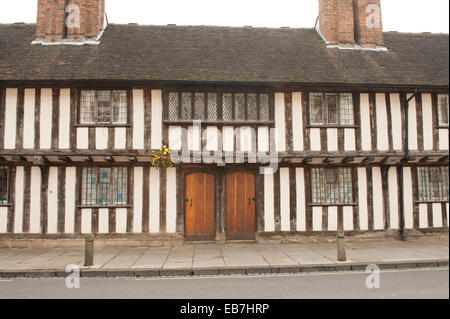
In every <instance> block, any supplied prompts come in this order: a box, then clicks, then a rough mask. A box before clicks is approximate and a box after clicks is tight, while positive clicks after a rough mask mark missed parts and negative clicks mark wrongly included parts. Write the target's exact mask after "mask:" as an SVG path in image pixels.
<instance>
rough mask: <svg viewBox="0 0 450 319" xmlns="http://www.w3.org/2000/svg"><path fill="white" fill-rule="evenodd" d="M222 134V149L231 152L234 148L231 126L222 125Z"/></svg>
mask: <svg viewBox="0 0 450 319" xmlns="http://www.w3.org/2000/svg"><path fill="white" fill-rule="evenodd" d="M222 134H223V150H224V151H226V152H232V151H233V150H234V130H233V127H232V126H224V127H223V128H222Z"/></svg>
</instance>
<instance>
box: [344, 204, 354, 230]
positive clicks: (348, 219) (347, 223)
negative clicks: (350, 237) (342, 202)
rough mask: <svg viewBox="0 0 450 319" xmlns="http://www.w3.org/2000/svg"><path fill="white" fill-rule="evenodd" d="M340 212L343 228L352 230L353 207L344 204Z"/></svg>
mask: <svg viewBox="0 0 450 319" xmlns="http://www.w3.org/2000/svg"><path fill="white" fill-rule="evenodd" d="M342 213H343V214H344V216H343V217H344V230H353V207H351V206H345V207H344V208H343V210H342Z"/></svg>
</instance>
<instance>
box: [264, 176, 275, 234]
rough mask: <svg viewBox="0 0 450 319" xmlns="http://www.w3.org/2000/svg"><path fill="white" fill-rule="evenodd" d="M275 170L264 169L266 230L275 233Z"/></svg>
mask: <svg viewBox="0 0 450 319" xmlns="http://www.w3.org/2000/svg"><path fill="white" fill-rule="evenodd" d="M273 178H274V175H273V170H272V169H271V168H265V169H264V230H265V231H266V232H273V231H275V217H274V216H275V215H274V197H273V195H274V194H273V184H274V183H273Z"/></svg>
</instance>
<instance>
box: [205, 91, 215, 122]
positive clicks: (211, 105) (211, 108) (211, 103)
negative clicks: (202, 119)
mask: <svg viewBox="0 0 450 319" xmlns="http://www.w3.org/2000/svg"><path fill="white" fill-rule="evenodd" d="M207 112H208V114H207V115H208V120H209V121H217V93H208V109H207Z"/></svg>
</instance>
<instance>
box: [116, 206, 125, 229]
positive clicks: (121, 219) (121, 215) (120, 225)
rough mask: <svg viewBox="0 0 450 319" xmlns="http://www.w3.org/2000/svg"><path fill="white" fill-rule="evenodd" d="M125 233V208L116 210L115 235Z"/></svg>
mask: <svg viewBox="0 0 450 319" xmlns="http://www.w3.org/2000/svg"><path fill="white" fill-rule="evenodd" d="M126 232H127V208H117V209H116V233H117V234H125V233H126Z"/></svg>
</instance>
